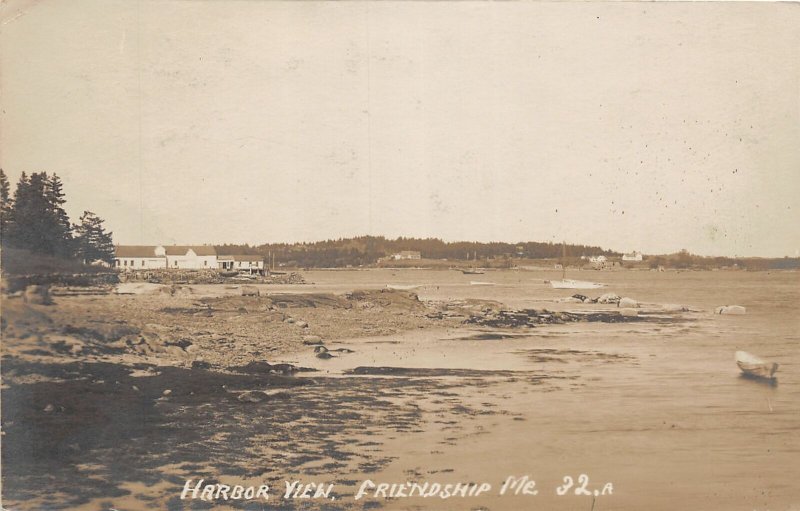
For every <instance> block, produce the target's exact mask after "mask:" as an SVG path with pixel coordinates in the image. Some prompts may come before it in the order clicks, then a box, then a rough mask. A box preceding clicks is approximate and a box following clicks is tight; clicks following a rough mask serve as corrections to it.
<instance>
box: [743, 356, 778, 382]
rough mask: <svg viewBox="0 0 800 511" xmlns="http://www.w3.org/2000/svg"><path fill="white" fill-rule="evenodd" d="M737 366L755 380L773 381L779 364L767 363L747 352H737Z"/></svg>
mask: <svg viewBox="0 0 800 511" xmlns="http://www.w3.org/2000/svg"><path fill="white" fill-rule="evenodd" d="M736 365H738V366H739V369H741V371H742V373H743V374H745V375H747V376H750V377H755V378H765V379H773V378H775V372H776V371H777V370H778V364H776V363H775V362H767V361H766V360H764V359H762V358H760V357H757V356H755V355H753V354H752V353H748V352H746V351H737V352H736Z"/></svg>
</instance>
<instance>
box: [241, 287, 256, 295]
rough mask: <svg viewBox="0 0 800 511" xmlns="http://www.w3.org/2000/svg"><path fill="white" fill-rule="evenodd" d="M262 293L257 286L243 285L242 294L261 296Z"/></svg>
mask: <svg viewBox="0 0 800 511" xmlns="http://www.w3.org/2000/svg"><path fill="white" fill-rule="evenodd" d="M260 294H261V293H260V292H259V290H258V288H257V287H256V286H242V296H259V295H260Z"/></svg>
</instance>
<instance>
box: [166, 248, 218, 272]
mask: <svg viewBox="0 0 800 511" xmlns="http://www.w3.org/2000/svg"><path fill="white" fill-rule="evenodd" d="M164 250H165V253H166V257H167V268H178V269H191V270H216V269H217V249H216V248H214V247H213V246H211V245H192V246H185V245H172V246H165V247H164Z"/></svg>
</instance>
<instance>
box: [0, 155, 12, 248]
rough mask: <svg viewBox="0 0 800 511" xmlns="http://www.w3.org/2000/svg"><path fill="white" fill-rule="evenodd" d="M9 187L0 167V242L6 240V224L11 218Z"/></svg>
mask: <svg viewBox="0 0 800 511" xmlns="http://www.w3.org/2000/svg"><path fill="white" fill-rule="evenodd" d="M10 191H11V187H10V186H9V184H8V177H6V174H5V172H3V169H0V243H5V242H6V236H7V235H8V225H9V221H10V219H11V217H10V214H11V195H10Z"/></svg>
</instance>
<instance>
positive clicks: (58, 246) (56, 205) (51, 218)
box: [44, 174, 75, 258]
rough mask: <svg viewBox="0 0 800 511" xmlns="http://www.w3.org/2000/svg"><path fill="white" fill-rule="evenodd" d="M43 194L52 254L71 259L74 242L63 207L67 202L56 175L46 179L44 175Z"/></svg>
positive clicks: (73, 252)
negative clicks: (45, 201)
mask: <svg viewBox="0 0 800 511" xmlns="http://www.w3.org/2000/svg"><path fill="white" fill-rule="evenodd" d="M44 193H45V199H46V200H47V207H48V210H47V216H48V221H47V225H48V226H49V228H50V232H49V233H48V237H49V240H50V244H51V246H52V247H53V254H54V255H56V256H59V257H63V258H69V257H72V256H73V255H74V254H75V247H74V240H73V239H72V229H71V226H70V222H69V216H67V212H66V211H65V210H64V207H63V206H64V204H65V203H66V202H67V201H66V199H65V198H64V186H63V184H62V183H61V178H59V177H58V175H56V174H53V177H51V178H49V179H48V178H47V174H45V188H44Z"/></svg>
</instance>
